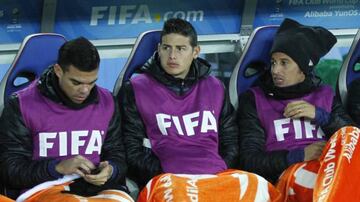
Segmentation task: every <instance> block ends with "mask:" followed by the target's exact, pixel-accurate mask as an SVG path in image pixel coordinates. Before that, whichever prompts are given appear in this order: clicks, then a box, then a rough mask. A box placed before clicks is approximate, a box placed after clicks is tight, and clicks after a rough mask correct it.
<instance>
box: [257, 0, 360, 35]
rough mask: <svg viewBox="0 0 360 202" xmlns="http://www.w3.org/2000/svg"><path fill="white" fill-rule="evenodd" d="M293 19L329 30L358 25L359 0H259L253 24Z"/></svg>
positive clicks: (359, 20)
mask: <svg viewBox="0 0 360 202" xmlns="http://www.w3.org/2000/svg"><path fill="white" fill-rule="evenodd" d="M284 18H292V19H294V20H297V21H299V22H301V23H303V24H307V25H318V26H323V27H326V28H328V29H332V28H337V29H357V28H359V27H360V0H258V2H257V8H256V14H255V20H254V27H258V26H263V25H271V24H277V25H278V24H280V23H281V22H282V20H283V19H284Z"/></svg>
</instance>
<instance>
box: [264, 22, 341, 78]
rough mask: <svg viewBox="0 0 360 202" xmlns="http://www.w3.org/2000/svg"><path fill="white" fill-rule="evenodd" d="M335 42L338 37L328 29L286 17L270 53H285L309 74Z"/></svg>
mask: <svg viewBox="0 0 360 202" xmlns="http://www.w3.org/2000/svg"><path fill="white" fill-rule="evenodd" d="M335 43H336V37H335V36H334V35H333V34H332V33H331V32H329V31H328V30H327V29H325V28H323V27H316V26H306V25H302V24H300V23H298V22H296V21H294V20H291V19H288V18H286V19H285V20H284V21H283V22H282V23H281V25H280V27H279V29H278V31H277V33H276V35H275V38H274V42H273V45H272V47H271V51H270V53H271V54H272V53H275V52H282V53H285V54H286V55H288V56H289V57H291V58H292V59H293V60H294V61H295V62H296V64H297V65H298V66H299V68H300V69H301V70H302V72H304V74H305V75H308V74H309V73H310V72H311V71H312V69H313V67H314V66H315V65H316V64H317V63H318V62H319V60H320V58H321V57H322V56H324V55H325V54H326V53H328V52H329V51H330V49H331V48H332V47H333V46H334V44H335Z"/></svg>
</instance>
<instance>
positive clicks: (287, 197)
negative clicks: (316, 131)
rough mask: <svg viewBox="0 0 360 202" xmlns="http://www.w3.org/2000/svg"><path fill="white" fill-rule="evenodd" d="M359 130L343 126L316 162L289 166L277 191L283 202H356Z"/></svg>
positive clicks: (358, 196) (358, 197)
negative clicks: (280, 194)
mask: <svg viewBox="0 0 360 202" xmlns="http://www.w3.org/2000/svg"><path fill="white" fill-rule="evenodd" d="M359 135H360V129H358V128H356V127H343V128H341V129H340V130H338V131H337V132H336V133H335V134H334V135H333V136H332V137H331V138H330V140H329V141H328V143H327V144H326V146H325V148H324V150H323V153H322V155H321V157H320V158H319V160H314V161H309V162H301V163H297V164H294V165H292V166H290V167H289V168H288V169H286V170H285V171H284V173H283V174H282V175H281V177H280V179H279V181H278V183H277V185H276V188H277V189H278V190H279V191H280V192H281V193H283V195H282V196H283V197H284V198H283V199H282V200H283V201H287V202H292V201H300V202H301V201H316V202H321V201H359V200H360V192H359V184H360V172H359V170H360V151H359V149H357V147H358V144H357V143H358V139H359Z"/></svg>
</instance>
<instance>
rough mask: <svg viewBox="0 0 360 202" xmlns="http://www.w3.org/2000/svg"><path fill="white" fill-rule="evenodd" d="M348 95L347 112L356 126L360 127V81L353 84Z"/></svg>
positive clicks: (357, 80)
mask: <svg viewBox="0 0 360 202" xmlns="http://www.w3.org/2000/svg"><path fill="white" fill-rule="evenodd" d="M347 95H348V99H347V111H348V112H349V115H350V116H351V118H352V119H353V120H354V122H355V123H356V125H357V126H358V127H360V79H356V80H354V81H353V82H351V84H350V86H349V89H348V94H347Z"/></svg>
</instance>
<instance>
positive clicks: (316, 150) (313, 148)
mask: <svg viewBox="0 0 360 202" xmlns="http://www.w3.org/2000/svg"><path fill="white" fill-rule="evenodd" d="M325 145H326V142H325V141H319V142H314V143H312V144H311V145H308V146H306V147H305V149H304V161H310V160H314V159H318V158H319V157H320V155H321V153H322V151H323V149H324V146H325Z"/></svg>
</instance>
